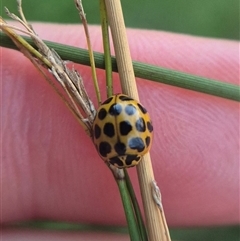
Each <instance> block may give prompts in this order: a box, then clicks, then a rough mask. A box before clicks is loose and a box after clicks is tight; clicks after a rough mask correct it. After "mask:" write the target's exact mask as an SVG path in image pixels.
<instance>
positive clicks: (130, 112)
mask: <svg viewBox="0 0 240 241" xmlns="http://www.w3.org/2000/svg"><path fill="white" fill-rule="evenodd" d="M124 110H125V112H126V114H127V115H134V114H135V113H136V111H137V110H136V107H135V106H134V105H132V104H128V105H127V106H126V107H125V109H124Z"/></svg>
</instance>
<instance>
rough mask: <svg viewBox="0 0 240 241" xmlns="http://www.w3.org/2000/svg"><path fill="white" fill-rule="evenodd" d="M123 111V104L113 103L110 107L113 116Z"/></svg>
mask: <svg viewBox="0 0 240 241" xmlns="http://www.w3.org/2000/svg"><path fill="white" fill-rule="evenodd" d="M121 112H122V106H121V105H119V104H113V105H111V107H110V108H109V114H110V115H113V116H117V115H119V114H120V113H121Z"/></svg>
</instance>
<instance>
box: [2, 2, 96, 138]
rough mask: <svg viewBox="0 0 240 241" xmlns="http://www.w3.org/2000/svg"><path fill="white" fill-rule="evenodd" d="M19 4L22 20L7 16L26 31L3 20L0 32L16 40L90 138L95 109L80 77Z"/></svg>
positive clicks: (9, 14)
mask: <svg viewBox="0 0 240 241" xmlns="http://www.w3.org/2000/svg"><path fill="white" fill-rule="evenodd" d="M18 4H19V5H18V9H19V12H20V16H21V19H20V18H19V17H18V16H16V15H15V14H13V13H10V12H9V10H8V9H6V13H7V14H8V16H9V17H11V18H12V19H14V20H16V21H18V22H20V23H21V24H22V25H23V26H24V28H25V29H20V28H17V27H12V26H10V25H8V24H7V23H6V22H5V21H4V20H3V19H1V18H0V29H1V30H2V31H4V32H5V33H6V34H7V35H8V36H9V37H10V38H11V39H12V40H13V42H14V43H15V44H16V46H18V48H19V49H20V51H21V52H22V53H23V54H24V55H25V56H26V57H27V58H29V59H30V61H31V62H32V63H33V64H34V65H35V66H36V67H37V69H38V70H39V71H40V72H41V73H42V74H43V75H44V77H45V79H46V80H47V81H48V82H49V83H50V84H51V86H52V87H53V88H54V90H55V91H56V92H57V93H58V95H59V96H60V97H61V99H62V100H63V101H64V102H65V104H66V105H67V107H68V108H69V109H70V110H71V112H72V113H73V114H74V115H75V117H77V120H78V121H79V123H80V124H81V125H82V126H83V128H84V130H85V131H86V133H87V134H88V135H89V136H91V133H92V122H93V119H94V117H95V114H96V110H95V108H94V105H93V103H92V102H91V100H90V98H89V96H88V94H87V92H86V90H85V87H84V84H83V81H82V78H81V76H80V75H79V74H78V72H77V71H76V70H75V69H69V68H68V67H67V65H66V63H67V62H66V61H63V60H62V59H61V58H60V57H59V55H58V54H57V53H56V52H55V51H54V50H53V49H49V48H48V46H47V45H46V44H45V43H44V42H43V41H42V40H41V39H40V38H39V37H38V36H37V35H36V34H35V32H34V30H33V28H32V26H31V25H29V24H28V23H27V22H26V19H25V17H24V14H23V11H22V7H21V1H20V0H19V1H18ZM13 29H16V30H18V31H20V32H22V33H25V34H28V35H29V36H30V37H31V38H32V39H33V41H34V43H35V45H36V46H37V48H38V50H36V49H34V48H33V47H32V46H31V45H29V44H28V43H27V42H26V41H25V40H24V39H23V38H21V36H19V35H18V34H17V33H16V32H15V31H14V30H13ZM42 67H45V68H47V69H48V70H49V71H50V73H52V75H53V76H54V77H55V79H56V80H57V83H58V84H60V86H61V87H62V90H64V92H65V93H66V94H67V97H68V98H66V97H65V95H64V94H63V93H62V92H61V91H60V90H59V87H58V84H57V83H56V84H55V83H54V82H53V80H52V79H51V78H49V77H48V76H47V75H46V74H45V73H44V72H43V70H42Z"/></svg>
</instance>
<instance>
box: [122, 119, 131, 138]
mask: <svg viewBox="0 0 240 241" xmlns="http://www.w3.org/2000/svg"><path fill="white" fill-rule="evenodd" d="M119 129H120V135H123V136H126V135H128V133H129V132H130V131H131V130H132V125H131V123H130V122H129V121H121V122H120V123H119Z"/></svg>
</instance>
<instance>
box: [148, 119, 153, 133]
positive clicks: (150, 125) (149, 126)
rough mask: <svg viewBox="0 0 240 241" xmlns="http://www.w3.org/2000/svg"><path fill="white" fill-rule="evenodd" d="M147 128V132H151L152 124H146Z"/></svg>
mask: <svg viewBox="0 0 240 241" xmlns="http://www.w3.org/2000/svg"><path fill="white" fill-rule="evenodd" d="M147 128H148V130H149V132H152V131H153V125H152V123H151V122H149V121H148V122H147Z"/></svg>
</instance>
